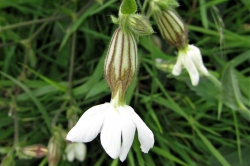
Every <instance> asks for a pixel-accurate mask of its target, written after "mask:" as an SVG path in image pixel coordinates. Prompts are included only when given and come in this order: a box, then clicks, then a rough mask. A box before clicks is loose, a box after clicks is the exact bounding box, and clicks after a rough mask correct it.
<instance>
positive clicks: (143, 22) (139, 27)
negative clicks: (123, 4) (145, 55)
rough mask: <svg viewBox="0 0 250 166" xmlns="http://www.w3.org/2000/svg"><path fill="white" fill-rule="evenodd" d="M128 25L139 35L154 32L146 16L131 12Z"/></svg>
mask: <svg viewBox="0 0 250 166" xmlns="http://www.w3.org/2000/svg"><path fill="white" fill-rule="evenodd" d="M128 27H129V28H130V30H131V31H132V32H134V33H135V34H136V35H139V36H145V35H151V34H152V33H154V30H153V28H152V26H151V25H150V22H149V20H148V18H147V17H146V16H143V15H140V14H131V15H130V16H129V18H128Z"/></svg>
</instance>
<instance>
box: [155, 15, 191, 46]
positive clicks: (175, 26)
mask: <svg viewBox="0 0 250 166" xmlns="http://www.w3.org/2000/svg"><path fill="white" fill-rule="evenodd" d="M154 18H155V20H156V22H157V25H158V27H159V29H160V31H161V35H162V36H163V38H164V39H165V40H167V42H168V43H169V44H170V45H173V46H175V47H177V48H184V47H185V46H186V45H187V37H188V35H187V28H186V25H185V24H184V22H183V21H182V20H181V18H180V17H179V16H178V15H177V14H176V13H175V12H173V11H172V10H162V11H161V12H155V13H154Z"/></svg>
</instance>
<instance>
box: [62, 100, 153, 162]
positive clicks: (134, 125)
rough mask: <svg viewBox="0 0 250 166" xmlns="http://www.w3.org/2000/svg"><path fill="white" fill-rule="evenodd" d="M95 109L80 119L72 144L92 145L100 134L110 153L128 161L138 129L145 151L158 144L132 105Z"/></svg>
mask: <svg viewBox="0 0 250 166" xmlns="http://www.w3.org/2000/svg"><path fill="white" fill-rule="evenodd" d="M114 100H115V99H113V100H111V103H104V104H101V105H97V106H94V107H91V108H90V109H89V110H87V111H86V112H85V113H84V114H83V115H82V117H81V118H80V119H79V121H78V122H77V124H76V125H75V127H73V128H72V129H71V130H70V131H69V133H68V135H67V138H66V139H67V140H69V141H72V142H90V141H92V140H93V139H94V138H95V137H97V135H98V134H99V133H100V137H101V144H102V146H103V148H104V150H105V151H106V152H107V154H108V155H109V156H110V157H111V158H113V159H116V158H118V157H119V158H120V160H121V161H124V160H125V159H126V157H127V154H128V152H129V150H130V147H131V145H132V143H133V140H134V134H135V130H136V129H137V131H138V137H139V141H140V144H141V150H142V151H143V152H144V153H148V151H149V149H150V148H152V147H153V145H154V135H153V133H152V131H151V130H150V129H149V128H148V127H147V125H146V124H145V123H144V122H143V121H142V119H141V118H140V117H139V116H138V115H137V114H136V113H135V111H134V109H133V108H132V107H130V106H128V105H125V106H119V107H116V108H115V107H114V104H113V103H112V102H113V101H114Z"/></svg>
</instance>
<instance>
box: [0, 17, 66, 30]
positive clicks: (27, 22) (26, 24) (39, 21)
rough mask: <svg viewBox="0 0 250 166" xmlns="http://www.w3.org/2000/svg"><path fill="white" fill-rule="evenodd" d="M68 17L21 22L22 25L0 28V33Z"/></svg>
mask: <svg viewBox="0 0 250 166" xmlns="http://www.w3.org/2000/svg"><path fill="white" fill-rule="evenodd" d="M68 17H69V16H55V17H51V18H43V19H39V20H32V21H26V22H22V23H17V24H13V25H7V26H4V27H1V28H0V32H3V31H6V30H11V29H15V28H20V27H25V26H30V25H34V24H40V23H44V22H52V21H57V20H62V19H65V18H68Z"/></svg>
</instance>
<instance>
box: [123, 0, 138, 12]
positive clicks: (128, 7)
mask: <svg viewBox="0 0 250 166" xmlns="http://www.w3.org/2000/svg"><path fill="white" fill-rule="evenodd" d="M136 10H137V6H136V2H135V0H123V1H122V4H121V13H122V14H134V13H135V12H136Z"/></svg>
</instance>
